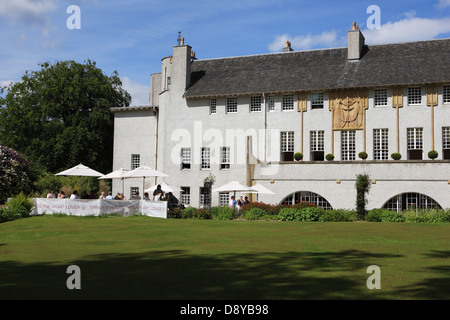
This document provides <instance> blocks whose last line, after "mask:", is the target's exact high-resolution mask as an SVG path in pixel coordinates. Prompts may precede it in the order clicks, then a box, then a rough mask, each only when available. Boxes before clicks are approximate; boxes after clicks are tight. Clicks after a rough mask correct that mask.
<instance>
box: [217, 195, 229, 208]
mask: <svg viewBox="0 0 450 320" xmlns="http://www.w3.org/2000/svg"><path fill="white" fill-rule="evenodd" d="M229 202H230V194H229V193H228V192H220V193H219V206H221V207H227V206H228V203H229Z"/></svg>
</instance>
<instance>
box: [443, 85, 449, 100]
mask: <svg viewBox="0 0 450 320" xmlns="http://www.w3.org/2000/svg"><path fill="white" fill-rule="evenodd" d="M443 99H444V103H450V86H444V92H443Z"/></svg>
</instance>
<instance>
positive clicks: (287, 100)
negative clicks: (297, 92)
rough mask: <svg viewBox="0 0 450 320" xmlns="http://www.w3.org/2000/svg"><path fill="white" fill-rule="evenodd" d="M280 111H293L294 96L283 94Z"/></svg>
mask: <svg viewBox="0 0 450 320" xmlns="http://www.w3.org/2000/svg"><path fill="white" fill-rule="evenodd" d="M281 110H283V111H285V110H294V95H293V94H283V100H282V106H281Z"/></svg>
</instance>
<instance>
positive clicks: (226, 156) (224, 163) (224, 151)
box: [220, 147, 230, 169]
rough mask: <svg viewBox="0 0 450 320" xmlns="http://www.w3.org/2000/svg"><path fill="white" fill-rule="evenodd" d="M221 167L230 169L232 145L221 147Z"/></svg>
mask: <svg viewBox="0 0 450 320" xmlns="http://www.w3.org/2000/svg"><path fill="white" fill-rule="evenodd" d="M220 169H230V147H222V148H221V149H220Z"/></svg>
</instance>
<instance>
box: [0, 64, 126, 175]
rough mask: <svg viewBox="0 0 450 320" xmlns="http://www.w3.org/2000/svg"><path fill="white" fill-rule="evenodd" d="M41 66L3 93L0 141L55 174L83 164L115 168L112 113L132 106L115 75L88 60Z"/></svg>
mask: <svg viewBox="0 0 450 320" xmlns="http://www.w3.org/2000/svg"><path fill="white" fill-rule="evenodd" d="M39 66H40V67H41V69H40V70H39V71H31V72H30V71H27V72H26V73H25V74H24V76H23V77H22V81H21V82H16V83H14V84H11V85H9V86H7V87H4V88H2V89H1V91H2V92H6V95H5V97H4V98H1V97H0V106H4V107H3V108H0V143H2V144H4V145H8V146H9V147H11V148H14V149H15V150H18V151H20V152H22V153H24V154H26V155H27V156H28V157H29V159H30V160H31V161H34V162H37V163H39V164H40V165H42V166H43V167H45V168H46V169H47V170H49V171H50V172H54V173H55V172H57V171H60V170H64V169H66V168H68V167H71V166H74V165H77V164H79V163H83V164H85V165H87V166H90V167H92V168H94V169H96V170H98V171H103V172H107V171H109V170H111V169H112V149H113V134H114V133H113V130H114V124H113V123H114V122H113V121H114V120H113V115H112V114H111V112H110V110H109V109H110V108H112V107H123V106H129V104H130V102H131V96H130V95H129V93H128V92H126V91H125V90H124V89H123V88H122V87H121V86H122V82H121V81H120V78H119V76H118V73H117V71H114V72H113V74H112V75H111V76H106V75H105V74H103V72H102V70H101V69H99V68H97V67H96V63H95V62H92V61H90V60H88V61H87V62H85V63H84V64H81V63H78V62H75V61H59V62H56V63H54V64H50V63H48V62H46V63H42V64H39Z"/></svg>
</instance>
